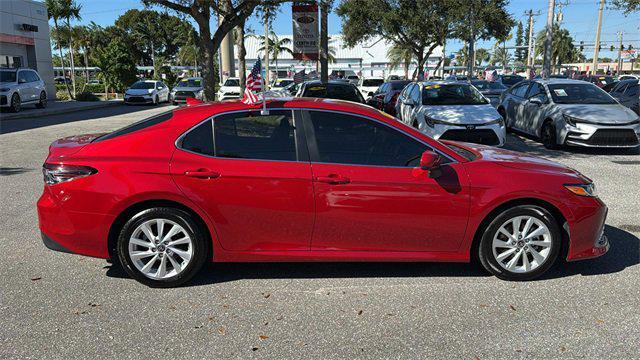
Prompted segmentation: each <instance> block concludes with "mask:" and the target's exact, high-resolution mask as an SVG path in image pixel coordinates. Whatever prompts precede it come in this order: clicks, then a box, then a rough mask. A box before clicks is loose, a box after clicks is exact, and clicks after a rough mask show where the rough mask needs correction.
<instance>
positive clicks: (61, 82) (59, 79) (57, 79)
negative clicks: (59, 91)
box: [53, 76, 71, 85]
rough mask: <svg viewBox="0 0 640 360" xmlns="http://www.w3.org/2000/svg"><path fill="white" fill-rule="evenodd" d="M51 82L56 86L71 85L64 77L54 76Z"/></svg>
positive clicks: (69, 80) (68, 79)
mask: <svg viewBox="0 0 640 360" xmlns="http://www.w3.org/2000/svg"><path fill="white" fill-rule="evenodd" d="M53 81H54V82H55V83H56V85H64V84H65V83H67V84H71V79H70V78H68V77H66V76H56V77H55V78H53Z"/></svg>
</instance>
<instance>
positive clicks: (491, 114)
mask: <svg viewBox="0 0 640 360" xmlns="http://www.w3.org/2000/svg"><path fill="white" fill-rule="evenodd" d="M396 116H397V117H398V118H400V121H402V122H403V123H405V124H407V125H409V126H413V127H415V128H417V129H418V130H420V131H421V132H423V133H425V134H427V135H429V136H430V137H432V138H434V139H440V140H456V141H465V142H472V143H478V144H485V145H493V146H503V145H504V143H505V141H506V136H507V134H506V129H505V127H504V121H503V119H502V117H501V116H500V114H498V112H497V111H496V109H494V107H493V106H491V103H490V102H489V100H488V99H487V98H486V97H484V95H482V94H481V93H480V92H479V91H478V90H477V89H476V88H475V87H474V86H473V85H471V84H469V83H468V82H462V81H438V82H433V81H428V82H417V83H410V84H408V85H407V86H406V87H405V88H404V90H402V92H401V93H400V95H399V96H398V100H397V101H396Z"/></svg>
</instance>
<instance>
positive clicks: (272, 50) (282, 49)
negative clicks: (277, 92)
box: [258, 31, 293, 78]
mask: <svg viewBox="0 0 640 360" xmlns="http://www.w3.org/2000/svg"><path fill="white" fill-rule="evenodd" d="M260 39H261V41H260V47H259V48H258V51H259V52H262V53H264V51H265V39H264V36H261V37H260ZM290 44H291V39H289V38H279V37H278V35H277V34H276V33H275V32H273V31H271V32H270V34H269V43H268V46H267V47H268V48H269V58H271V59H273V61H274V62H275V63H276V73H277V69H278V56H280V54H282V53H286V54H293V51H292V50H291V49H290V48H289V47H288V45H290ZM276 78H277V76H276Z"/></svg>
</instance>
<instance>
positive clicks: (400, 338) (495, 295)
mask: <svg viewBox="0 0 640 360" xmlns="http://www.w3.org/2000/svg"><path fill="white" fill-rule="evenodd" d="M165 109H166V107H163V108H153V107H149V106H140V107H138V106H136V107H126V106H117V107H112V108H104V109H98V110H92V111H83V112H78V113H73V114H66V115H57V116H49V117H45V118H40V119H37V120H33V121H30V120H28V119H19V120H12V121H4V120H3V121H1V122H0V132H2V134H1V135H0V146H1V154H2V155H0V168H1V169H0V192H1V193H0V194H1V199H2V201H0V209H1V216H0V225H1V227H0V228H1V230H2V231H1V232H0V245H1V246H0V248H1V249H2V252H1V254H0V285H1V286H0V358H97V357H108V358H116V357H117V358H157V357H169V356H171V357H180V358H204V357H208V358H247V357H255V358H464V359H476V358H478V359H508V358H556V357H560V358H583V357H588V358H618V359H620V358H621V359H631V358H638V357H639V356H640V355H639V354H640V349H639V347H638V339H640V326H639V325H640V312H639V311H638V306H639V305H638V304H639V302H640V265H639V263H640V240H639V239H638V237H639V236H640V191H639V185H640V153H639V152H638V151H637V150H636V151H631V152H630V151H578V150H572V151H548V150H545V149H544V148H543V147H542V146H540V145H539V144H538V143H535V142H533V141H531V140H528V139H523V138H520V137H517V136H513V135H512V136H510V137H509V141H508V145H507V147H508V148H511V149H515V150H520V151H527V152H528V153H531V154H532V155H537V156H543V157H546V158H549V159H552V160H555V161H558V162H561V163H563V164H565V165H568V166H570V167H573V168H575V169H577V170H579V171H581V172H582V173H584V174H585V175H587V176H588V177H590V178H592V179H593V180H594V181H595V182H596V184H597V188H598V192H599V194H600V197H601V198H602V199H603V200H604V202H605V203H606V204H607V205H608V206H609V217H608V220H607V225H608V226H607V228H606V233H607V235H608V237H609V240H610V241H611V250H610V252H609V253H608V254H607V255H605V256H604V257H601V258H598V259H595V260H590V261H583V262H576V263H571V264H561V265H559V266H556V267H555V268H554V269H553V270H552V271H550V272H549V273H548V274H547V275H545V276H544V278H542V279H541V280H537V281H532V282H525V283H511V282H505V281H501V280H498V279H497V278H494V277H491V276H488V275H487V274H485V273H484V272H482V271H480V270H479V268H477V267H476V266H474V265H470V264H387V263H383V264H380V263H356V264H354V263H332V264H326V263H318V264H215V265H210V266H208V267H207V268H206V269H205V270H204V271H203V272H202V273H201V274H200V275H199V276H198V277H197V278H196V280H195V281H194V282H192V283H191V284H189V286H186V287H182V288H178V289H150V288H147V287H144V286H143V285H141V284H139V283H137V282H135V281H133V280H131V279H129V278H128V277H127V276H126V274H124V272H123V271H121V270H119V269H118V268H116V267H113V266H111V265H110V264H108V263H107V262H105V261H104V260H99V259H91V258H85V257H80V256H73V255H69V254H62V253H55V252H51V251H49V250H47V249H46V248H45V247H44V245H42V242H41V240H40V234H39V230H38V225H37V215H36V209H35V203H36V201H37V199H38V197H39V196H40V193H41V188H42V176H41V172H40V166H41V165H42V162H43V160H44V159H45V157H46V154H47V148H48V145H49V143H51V142H52V141H53V140H55V139H57V138H60V137H64V136H68V135H73V134H80V133H90V132H101V131H109V130H112V129H115V128H118V127H121V126H124V125H126V124H129V123H131V122H134V121H137V120H139V119H141V118H142V117H146V116H149V115H151V114H154V113H158V112H161V111H164V110H165Z"/></svg>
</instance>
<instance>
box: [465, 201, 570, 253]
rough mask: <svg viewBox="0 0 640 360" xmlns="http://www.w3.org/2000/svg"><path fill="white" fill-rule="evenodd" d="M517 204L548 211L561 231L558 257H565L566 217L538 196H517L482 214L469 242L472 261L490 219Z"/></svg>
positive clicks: (567, 231) (567, 235)
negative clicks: (560, 246)
mask: <svg viewBox="0 0 640 360" xmlns="http://www.w3.org/2000/svg"><path fill="white" fill-rule="evenodd" d="M519 205H536V206H540V207H541V208H543V209H545V210H547V211H549V212H550V213H551V215H552V216H553V218H554V219H555V220H556V221H557V222H558V227H559V228H560V232H561V233H562V248H561V249H560V257H561V258H566V257H567V252H568V251H569V241H570V239H569V234H570V230H569V223H568V221H567V218H566V217H565V216H564V215H563V214H562V211H560V209H559V208H558V207H556V206H555V205H553V204H552V203H550V202H548V201H546V200H543V199H539V198H518V199H512V200H508V201H506V202H503V203H501V204H498V205H497V206H495V207H494V208H493V209H492V210H491V211H489V213H487V215H485V216H484V218H483V219H482V221H481V222H480V224H479V225H478V226H477V227H476V229H475V232H474V234H473V241H472V243H471V248H470V258H471V260H472V261H477V260H478V259H477V258H478V247H479V246H480V240H481V239H482V234H483V232H484V230H485V229H486V228H487V226H489V224H490V223H491V221H492V220H493V219H494V218H495V217H496V216H497V215H498V214H500V213H501V212H503V211H505V210H506V209H509V208H512V207H515V206H519Z"/></svg>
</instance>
